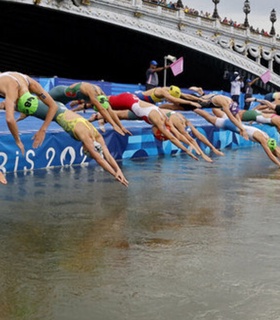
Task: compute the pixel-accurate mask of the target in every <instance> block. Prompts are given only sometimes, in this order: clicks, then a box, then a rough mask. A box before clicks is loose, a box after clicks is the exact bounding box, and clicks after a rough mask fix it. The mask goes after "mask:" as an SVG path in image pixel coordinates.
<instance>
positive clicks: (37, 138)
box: [32, 129, 46, 149]
mask: <svg viewBox="0 0 280 320" xmlns="http://www.w3.org/2000/svg"><path fill="white" fill-rule="evenodd" d="M45 136H46V131H45V130H44V129H39V130H38V131H37V132H36V133H35V134H34V136H33V138H32V140H34V142H33V145H32V147H33V148H34V149H36V148H38V147H40V146H41V145H42V143H43V141H44V140H45Z"/></svg>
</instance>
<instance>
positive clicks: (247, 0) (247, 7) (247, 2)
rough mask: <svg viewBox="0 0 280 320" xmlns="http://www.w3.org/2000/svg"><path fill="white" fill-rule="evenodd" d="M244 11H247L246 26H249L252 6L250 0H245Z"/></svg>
mask: <svg viewBox="0 0 280 320" xmlns="http://www.w3.org/2000/svg"><path fill="white" fill-rule="evenodd" d="M243 12H244V13H245V21H244V27H245V28H248V27H249V22H248V14H249V13H250V12H251V7H250V1H249V0H245V1H244V7H243Z"/></svg>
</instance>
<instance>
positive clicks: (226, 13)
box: [182, 0, 280, 34]
mask: <svg viewBox="0 0 280 320" xmlns="http://www.w3.org/2000/svg"><path fill="white" fill-rule="evenodd" d="M182 2H183V4H184V5H187V6H188V7H189V8H193V9H196V10H198V11H200V10H203V11H204V12H206V11H208V12H210V13H211V14H213V11H214V7H215V6H214V3H213V2H212V0H182ZM243 5H244V0H220V3H219V4H218V5H217V9H218V13H219V16H220V17H221V18H222V19H223V18H224V17H227V18H228V19H230V18H231V19H232V20H233V21H237V23H244V20H245V14H244V12H243ZM250 7H251V12H250V14H249V15H248V21H249V24H250V25H251V26H253V27H254V28H255V29H256V28H257V27H258V28H259V29H260V30H261V29H262V28H263V29H264V30H265V31H267V32H269V31H270V29H271V26H272V24H271V22H270V20H269V17H270V12H271V10H272V9H275V11H276V17H277V21H276V22H275V23H274V28H275V31H276V34H280V0H265V1H264V0H250Z"/></svg>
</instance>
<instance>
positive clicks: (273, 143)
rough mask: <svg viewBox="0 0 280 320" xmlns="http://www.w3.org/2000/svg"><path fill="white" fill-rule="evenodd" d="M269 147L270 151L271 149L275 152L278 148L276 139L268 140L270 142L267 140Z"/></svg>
mask: <svg viewBox="0 0 280 320" xmlns="http://www.w3.org/2000/svg"><path fill="white" fill-rule="evenodd" d="M267 145H268V147H269V149H270V150H271V151H274V150H275V149H276V147H277V143H276V140H275V139H272V138H270V139H268V140H267Z"/></svg>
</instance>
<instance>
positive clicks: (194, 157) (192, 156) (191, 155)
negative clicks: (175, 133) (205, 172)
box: [187, 150, 199, 161]
mask: <svg viewBox="0 0 280 320" xmlns="http://www.w3.org/2000/svg"><path fill="white" fill-rule="evenodd" d="M187 154H188V155H189V156H190V157H191V158H193V159H194V160H197V161H198V160H199V159H198V158H197V157H196V156H195V155H194V154H192V153H191V152H190V151H189V150H188V152H187Z"/></svg>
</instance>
